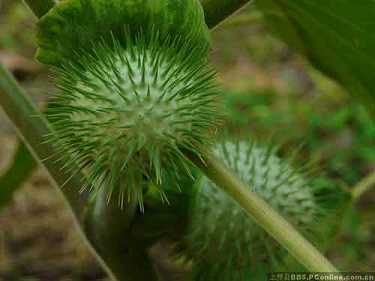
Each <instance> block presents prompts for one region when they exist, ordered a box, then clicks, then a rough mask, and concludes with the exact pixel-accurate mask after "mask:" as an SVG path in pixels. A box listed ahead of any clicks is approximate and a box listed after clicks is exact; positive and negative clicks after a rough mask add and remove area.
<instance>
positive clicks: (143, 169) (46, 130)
mask: <svg viewBox="0 0 375 281" xmlns="http://www.w3.org/2000/svg"><path fill="white" fill-rule="evenodd" d="M245 2H246V1H242V2H241V1H237V2H236V1H233V2H230V1H218V2H217V3H216V2H215V4H216V5H215V4H212V3H213V1H211V2H210V1H206V2H203V6H204V7H205V8H206V11H207V10H208V11H219V12H223V13H219V12H213V13H212V14H210V13H209V12H207V13H206V21H207V23H208V24H209V25H210V27H212V26H214V25H216V24H217V23H218V21H219V20H220V19H222V16H223V15H224V16H226V15H228V14H229V13H231V12H232V11H234V10H236V9H237V8H238V7H239V6H241V5H242V4H244V3H245ZM29 3H30V4H31V7H32V8H33V9H34V10H35V11H36V14H37V15H39V16H40V15H42V14H44V13H45V12H46V11H45V10H41V9H40V7H41V6H40V4H41V3H43V2H41V1H29ZM49 3H50V2H49ZM50 4H51V3H50ZM213 6H214V7H215V9H213V8H212V7H213ZM42 7H46V6H42ZM221 8H223V9H221ZM39 30H40V33H39V37H38V41H39V45H40V49H39V51H38V58H39V59H40V60H41V61H43V62H45V63H48V64H52V65H54V66H55V67H56V69H57V73H58V79H59V80H58V81H59V82H58V85H60V87H61V88H62V91H61V92H60V94H58V96H57V97H56V98H55V99H54V100H53V101H52V103H51V107H50V110H49V111H48V114H47V116H48V119H49V122H47V121H46V120H45V118H44V117H42V116H41V115H40V114H38V112H37V110H35V108H34V107H33V106H32V104H31V103H30V102H29V101H28V100H26V99H25V98H24V96H23V95H22V92H21V91H20V89H19V88H18V87H17V85H16V83H15V82H14V81H13V80H12V78H11V77H9V76H8V74H7V73H6V71H5V70H4V69H0V70H1V72H2V73H1V74H3V77H2V79H1V80H0V85H1V86H2V88H3V89H4V92H5V94H6V95H5V96H4V97H3V98H2V105H3V106H4V107H5V110H6V111H7V113H8V115H9V116H10V117H11V119H12V120H13V122H14V123H15V125H16V126H17V127H18V129H19V131H20V133H21V135H23V136H24V138H25V140H26V141H27V142H28V144H29V146H30V148H32V149H33V150H34V152H35V153H36V154H37V156H38V157H39V158H42V159H43V158H46V159H47V160H46V161H45V162H44V164H45V166H46V168H47V169H48V170H49V171H50V173H51V175H52V176H53V178H54V179H55V180H56V182H57V183H58V184H59V185H61V186H65V189H63V192H64V195H65V196H66V198H67V199H68V202H69V204H70V205H71V207H72V209H73V211H74V212H75V214H76V217H77V218H78V222H79V223H80V224H81V226H83V230H84V232H85V234H86V237H87V238H88V240H89V241H90V242H91V244H92V245H93V247H94V248H95V250H96V253H97V254H98V258H99V256H100V257H101V258H102V259H103V260H104V262H105V265H104V266H106V265H107V266H108V267H109V268H108V271H109V272H112V273H113V274H114V275H115V276H116V277H117V278H119V279H124V280H128V279H129V280H142V279H147V278H148V279H147V280H152V279H154V278H156V277H155V274H154V272H153V270H152V265H151V264H150V262H149V260H148V257H147V254H146V251H147V247H148V246H149V244H150V243H151V242H150V241H146V240H147V239H140V237H139V236H137V235H134V233H133V231H134V229H133V227H134V224H136V225H137V223H139V220H142V219H144V218H147V217H148V216H150V214H148V213H147V208H145V214H144V215H142V214H141V213H140V212H139V209H138V207H137V204H139V205H140V206H141V210H142V209H143V205H144V203H145V205H146V206H147V204H149V202H148V201H147V200H146V199H143V197H144V195H145V194H150V193H151V194H152V193H153V192H155V191H156V193H157V191H161V192H162V193H165V194H166V196H164V195H162V199H163V200H166V199H167V200H169V199H170V198H168V195H169V194H168V193H170V190H169V189H168V188H167V187H166V184H167V183H168V182H169V181H171V182H175V181H176V180H177V181H179V180H180V177H179V175H180V173H182V174H184V175H183V176H186V174H188V175H189V174H191V172H190V171H191V169H192V168H191V167H190V166H191V164H195V166H197V167H198V168H199V169H200V171H201V172H203V173H204V174H205V175H206V176H207V177H208V178H209V179H210V180H211V181H212V182H213V183H214V184H215V186H216V187H219V188H221V189H223V190H224V191H225V192H226V193H227V194H228V195H229V196H230V197H232V198H233V199H234V200H235V201H237V202H238V203H239V204H240V205H241V206H242V207H243V208H244V209H245V210H246V211H247V212H248V213H249V214H250V215H251V216H252V217H253V218H254V219H255V221H256V222H257V223H258V224H259V225H260V226H261V227H263V228H264V229H265V230H266V231H267V232H268V233H269V234H271V235H272V236H273V237H274V238H275V239H276V240H277V241H278V242H280V243H281V244H282V245H283V246H284V247H285V248H287V249H288V250H289V251H290V253H291V254H292V255H294V256H295V257H296V258H297V259H298V260H299V261H300V262H301V263H303V264H304V265H305V266H306V267H307V268H308V269H309V270H315V271H320V270H321V271H335V270H336V269H335V268H334V267H333V266H332V265H331V264H330V263H329V262H328V261H327V260H326V259H325V258H324V257H323V256H322V255H321V254H320V253H319V252H318V251H317V250H316V249H315V248H314V247H313V246H312V245H311V244H310V243H309V242H307V241H306V240H305V239H304V238H303V237H302V236H301V235H300V234H299V233H298V232H297V231H296V230H295V229H294V228H293V227H292V226H291V224H289V223H288V222H286V221H285V219H283V217H282V216H280V215H279V214H278V213H277V212H275V211H274V210H273V209H272V208H270V206H269V205H268V204H267V203H266V202H265V201H264V200H262V199H261V198H259V197H258V196H257V195H256V193H254V192H252V191H251V190H252V189H251V186H250V188H248V187H247V185H245V184H243V183H242V181H243V180H244V179H242V181H241V179H239V177H238V175H236V173H235V171H231V170H230V169H228V168H227V167H226V166H224V165H222V164H221V161H220V160H219V159H217V158H216V156H213V155H212V154H211V152H210V148H209V146H208V144H209V141H210V140H211V141H213V139H214V134H213V133H214V132H215V129H216V128H215V127H216V123H217V115H216V113H217V109H216V108H215V102H214V99H213V97H214V95H215V94H216V93H215V92H216V91H215V90H214V87H213V85H214V83H212V79H213V77H212V75H211V74H210V72H209V71H206V70H202V69H200V67H201V66H202V65H204V66H205V65H206V63H207V62H206V56H207V51H208V46H209V45H208V37H207V35H208V29H207V27H206V26H205V23H204V19H203V14H202V8H201V6H200V3H199V2H198V1H185V2H182V1H167V0H164V1H162V0H160V1H146V3H144V2H136V1H130V0H129V1H123V2H121V1H114V0H113V1H101V0H97V1H94V0H91V1H83V0H82V1H73V0H72V1H64V2H61V3H58V4H57V5H56V6H55V7H54V8H52V10H51V11H50V12H48V14H47V15H45V16H43V17H42V19H41V20H40V22H39ZM76 31H77V32H76ZM77 34H78V35H77ZM192 50H193V51H192ZM204 69H206V66H205V67H204ZM172 79H174V80H172ZM31 116H32V117H33V118H30V117H31ZM35 116H37V117H35ZM29 119H30V120H29ZM186 123H187V125H188V126H187V128H185V126H186ZM181 124H184V127H183V126H182V125H181ZM33 129H34V130H33ZM46 136H48V138H49V139H50V142H49V143H45V142H43V139H44V138H45V137H46ZM42 143H44V144H43V147H42V146H41V144H42ZM46 148H47V149H46ZM232 153H233V152H232ZM61 154H62V156H63V157H62V159H64V160H65V163H64V164H62V161H61V159H58V161H57V162H56V161H55V160H51V156H52V157H56V156H57V155H61ZM65 166H70V167H69V168H70V170H66V168H65V171H68V173H62V172H61V168H64V167H65ZM181 170H182V171H181ZM72 171H74V172H73V173H71V172H72ZM75 172H77V173H75ZM191 177H193V176H191ZM181 189H183V190H189V189H192V183H191V182H187V183H185V184H183V186H182V187H181ZM79 191H82V193H79ZM87 191H95V192H87ZM92 196H93V198H94V199H93V200H92V201H90V202H88V201H87V198H88V197H91V198H92ZM111 197H112V198H113V197H115V198H116V197H117V199H119V200H118V201H119V202H120V205H121V206H122V209H118V208H117V204H112V203H113V202H111V200H108V199H109V198H111ZM151 198H152V199H153V200H156V202H158V201H160V198H159V199H155V196H151ZM176 200H177V199H176ZM182 200H184V199H182ZM159 203H160V202H159ZM156 206H157V207H156V209H155V213H157V212H158V211H159V209H160V208H163V207H162V206H159V204H156ZM152 215H153V214H151V217H152ZM146 220H147V219H146ZM162 225H164V224H160V225H158V226H154V228H158V227H160V229H162V227H161V226H162ZM165 225H168V221H167V223H166V224H165ZM124 237H126V239H124ZM124 240H125V241H124ZM118 241H122V242H121V243H120V242H118ZM128 241H133V242H134V243H132V244H133V245H129V244H128V243H127V242H128ZM117 242H118V243H120V244H121V245H120V246H119V245H118V244H117ZM124 261H126V265H123V262H124ZM140 268H142V270H143V272H142V273H140V270H139V269H140Z"/></svg>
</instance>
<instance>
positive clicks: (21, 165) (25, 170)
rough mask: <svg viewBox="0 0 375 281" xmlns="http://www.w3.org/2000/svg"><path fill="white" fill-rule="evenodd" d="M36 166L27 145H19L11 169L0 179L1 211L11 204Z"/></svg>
mask: <svg viewBox="0 0 375 281" xmlns="http://www.w3.org/2000/svg"><path fill="white" fill-rule="evenodd" d="M36 164H37V163H36V161H35V160H34V157H33V156H32V155H31V153H30V152H29V149H28V148H27V147H26V146H25V144H24V143H22V142H21V143H19V144H18V147H17V150H16V152H15V155H14V157H13V161H12V163H11V165H10V167H9V168H8V169H7V171H6V172H5V173H4V175H2V176H1V177H0V211H1V209H2V208H4V207H6V206H7V205H8V204H9V202H11V200H12V199H13V195H14V194H15V193H16V191H17V190H19V189H20V187H22V185H23V183H24V181H25V180H26V179H27V178H28V177H29V176H30V175H31V173H32V171H33V170H34V168H35V167H36Z"/></svg>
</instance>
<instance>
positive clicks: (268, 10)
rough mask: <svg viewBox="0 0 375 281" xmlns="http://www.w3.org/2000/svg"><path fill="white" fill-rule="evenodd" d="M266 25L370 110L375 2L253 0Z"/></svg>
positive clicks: (374, 106) (374, 104) (374, 100)
mask: <svg viewBox="0 0 375 281" xmlns="http://www.w3.org/2000/svg"><path fill="white" fill-rule="evenodd" d="M257 5H258V7H259V8H260V9H261V10H262V11H263V13H264V15H265V18H266V20H267V21H268V23H269V26H270V28H271V29H272V30H273V31H274V32H275V33H276V35H277V36H278V37H280V38H281V39H283V40H284V41H286V42H287V43H288V44H289V45H290V46H291V47H294V48H296V49H297V50H298V51H300V52H302V53H303V54H305V55H306V56H307V57H308V58H309V59H310V61H311V62H312V63H313V64H314V65H315V66H316V67H317V68H319V69H320V70H321V71H323V72H324V73H325V74H327V75H328V76H330V77H332V78H334V79H336V80H337V81H338V82H339V83H341V84H342V85H343V86H344V87H345V88H346V89H348V90H349V91H350V92H351V93H352V94H353V95H354V96H357V97H358V98H360V100H361V101H362V102H364V103H365V105H366V106H367V107H368V108H369V110H370V111H371V112H372V113H373V114H375V93H374V86H375V79H374V75H375V34H374V32H373V31H374V29H375V21H374V18H375V1H372V0H358V1H356V2H355V3H354V2H353V1H350V0H336V1H326V0H298V1H295V0H258V1H257Z"/></svg>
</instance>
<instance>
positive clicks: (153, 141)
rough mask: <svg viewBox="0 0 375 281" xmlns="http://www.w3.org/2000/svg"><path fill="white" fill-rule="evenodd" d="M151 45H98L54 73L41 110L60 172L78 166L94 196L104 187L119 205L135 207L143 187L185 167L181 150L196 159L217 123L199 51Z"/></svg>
mask: <svg viewBox="0 0 375 281" xmlns="http://www.w3.org/2000/svg"><path fill="white" fill-rule="evenodd" d="M158 39H159V38H158V37H157V36H155V38H154V39H152V40H147V39H146V38H142V37H139V38H137V39H136V40H132V39H131V38H130V37H129V38H128V39H127V40H128V41H127V46H126V47H123V46H122V45H120V44H119V43H117V42H116V40H114V41H113V46H114V47H109V46H107V45H106V43H105V42H103V43H101V44H100V43H98V44H96V46H95V50H94V51H95V52H94V53H93V54H91V55H86V54H84V53H82V56H81V59H80V60H77V61H74V62H70V63H68V64H66V65H64V66H63V67H60V68H59V69H58V72H59V75H58V77H59V79H58V82H57V84H58V86H59V88H60V90H61V91H60V93H59V94H58V95H57V96H56V97H55V98H54V100H53V101H52V105H51V106H50V109H49V111H48V118H49V119H50V120H51V122H52V124H53V127H54V129H55V132H56V136H55V138H54V139H53V140H54V141H55V142H56V145H57V147H58V149H59V150H60V151H61V153H63V154H64V155H69V156H70V160H69V161H68V162H67V165H66V166H67V167H74V169H76V166H78V168H79V169H80V170H82V171H84V173H85V174H86V176H87V183H88V184H90V186H91V187H92V188H94V189H95V187H97V186H103V184H102V182H103V181H105V182H106V183H107V186H109V189H108V196H109V197H110V196H111V194H112V192H113V191H119V192H118V194H119V195H120V200H119V202H120V203H121V204H122V203H123V202H124V201H131V200H137V201H139V203H140V205H142V195H143V190H142V186H141V183H142V181H143V180H144V179H146V180H147V181H150V180H151V181H155V183H156V184H158V185H160V184H161V183H162V180H163V177H165V176H173V174H174V172H175V171H176V170H177V167H181V166H186V164H185V161H186V160H185V159H184V156H183V154H182V152H181V149H186V150H189V151H191V152H193V153H197V154H199V146H200V145H204V144H206V143H207V142H208V138H207V137H208V134H209V130H210V128H212V127H214V126H215V122H216V118H215V117H216V114H215V108H214V96H215V85H214V84H213V82H212V79H213V73H212V71H211V70H210V69H209V68H208V67H207V66H206V62H205V60H204V59H202V56H201V50H199V49H192V48H191V46H190V44H188V43H185V42H186V41H183V42H181V41H182V40H184V39H182V38H178V39H174V40H173V41H170V40H166V41H164V43H163V44H160V41H159V40H158ZM186 167H187V166H186ZM187 169H188V168H187ZM116 189H119V190H116ZM161 191H162V190H161Z"/></svg>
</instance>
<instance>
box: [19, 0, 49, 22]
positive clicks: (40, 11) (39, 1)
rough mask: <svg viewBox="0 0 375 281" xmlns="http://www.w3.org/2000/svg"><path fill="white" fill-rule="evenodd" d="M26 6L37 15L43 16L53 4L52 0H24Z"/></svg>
mask: <svg viewBox="0 0 375 281" xmlns="http://www.w3.org/2000/svg"><path fill="white" fill-rule="evenodd" d="M24 1H25V3H26V4H27V6H29V8H30V9H31V10H32V11H33V13H34V14H35V15H36V16H37V17H38V18H40V17H42V16H44V15H45V14H46V13H47V12H48V11H49V10H50V9H51V8H52V7H53V6H54V5H55V2H56V1H54V0H24Z"/></svg>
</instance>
